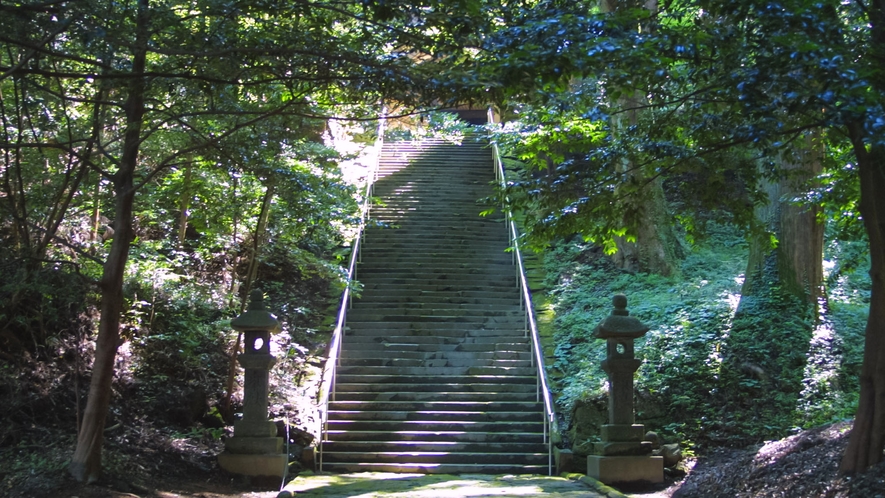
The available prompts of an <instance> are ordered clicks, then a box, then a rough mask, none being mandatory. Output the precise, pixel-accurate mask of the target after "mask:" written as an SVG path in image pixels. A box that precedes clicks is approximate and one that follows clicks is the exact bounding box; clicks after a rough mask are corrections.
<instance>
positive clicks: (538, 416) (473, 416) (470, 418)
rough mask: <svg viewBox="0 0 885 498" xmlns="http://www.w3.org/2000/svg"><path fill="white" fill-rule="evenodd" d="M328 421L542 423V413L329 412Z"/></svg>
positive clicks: (441, 411) (445, 411)
mask: <svg viewBox="0 0 885 498" xmlns="http://www.w3.org/2000/svg"><path fill="white" fill-rule="evenodd" d="M328 420H330V421H331V420H335V421H338V420H371V421H385V422H396V421H409V422H413V421H426V420H432V421H434V422H453V421H460V422H468V423H476V422H539V421H540V422H543V421H544V413H543V412H542V411H541V410H538V411H536V412H522V411H518V412H505V411H449V410H420V411H375V410H369V411H366V410H330V411H329V418H328Z"/></svg>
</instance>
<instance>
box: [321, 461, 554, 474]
mask: <svg viewBox="0 0 885 498" xmlns="http://www.w3.org/2000/svg"><path fill="white" fill-rule="evenodd" d="M323 469H324V470H325V471H328V472H338V473H345V472H390V473H409V474H547V472H548V465H547V464H546V463H545V464H544V465H508V464H482V463H479V464H465V463H452V464H440V463H371V462H363V463H329V464H328V465H327V464H325V463H324V464H323Z"/></svg>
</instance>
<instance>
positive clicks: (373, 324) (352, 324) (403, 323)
mask: <svg viewBox="0 0 885 498" xmlns="http://www.w3.org/2000/svg"><path fill="white" fill-rule="evenodd" d="M351 311H352V310H351ZM348 316H350V315H348ZM510 321H511V320H504V321H502V322H497V321H495V322H489V323H484V324H477V323H470V322H464V321H449V322H444V321H433V320H428V321H420V320H399V321H376V320H371V321H363V320H357V319H355V318H353V317H352V316H351V317H350V318H348V320H347V327H348V328H350V329H352V330H365V329H377V330H410V331H435V330H460V331H462V332H463V333H465V334H466V333H468V332H470V331H477V332H480V331H502V330H510V331H512V330H516V329H512V328H511V327H512V326H513V323H508V322H510ZM517 321H518V320H517ZM518 330H520V331H521V330H523V328H522V326H520V328H519V329H518ZM408 333H409V332H406V333H404V334H403V335H406V334H408ZM422 335H426V334H422Z"/></svg>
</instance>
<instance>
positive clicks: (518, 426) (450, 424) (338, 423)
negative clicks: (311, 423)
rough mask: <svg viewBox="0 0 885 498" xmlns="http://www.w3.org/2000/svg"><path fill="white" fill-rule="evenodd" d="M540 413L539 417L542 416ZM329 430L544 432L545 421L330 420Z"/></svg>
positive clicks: (328, 422)
mask: <svg viewBox="0 0 885 498" xmlns="http://www.w3.org/2000/svg"><path fill="white" fill-rule="evenodd" d="M538 415H539V417H538V418H539V419H540V418H542V417H540V414H538ZM326 424H327V427H328V429H329V430H340V431H353V432H356V431H367V432H383V431H391V432H399V431H406V432H409V431H425V432H430V431H434V432H442V431H448V432H451V431H470V432H503V433H508V432H542V431H543V430H544V423H543V422H471V421H467V420H454V421H448V420H446V421H440V422H437V421H435V420H329V421H327V422H326Z"/></svg>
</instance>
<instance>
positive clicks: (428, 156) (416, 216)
mask: <svg viewBox="0 0 885 498" xmlns="http://www.w3.org/2000/svg"><path fill="white" fill-rule="evenodd" d="M493 180H494V171H493V161H492V155H491V150H490V148H489V147H488V144H487V143H484V142H481V141H478V140H475V139H470V140H465V142H464V143H463V144H462V145H454V144H445V143H442V142H433V141H424V142H390V143H386V144H385V145H384V149H383V151H382V160H381V163H380V171H379V178H378V181H377V183H376V186H375V196H376V197H378V198H380V199H381V200H382V202H383V205H376V206H375V207H373V208H372V213H371V215H372V218H373V219H374V220H375V221H377V222H380V223H382V224H386V225H387V226H382V227H371V228H369V229H368V230H367V232H366V234H365V237H366V238H365V239H364V242H363V244H364V245H363V252H362V262H361V263H360V265H359V267H358V270H357V279H358V280H359V281H360V282H361V283H362V284H363V286H364V287H363V290H362V297H361V298H360V299H358V300H355V301H354V304H353V307H352V309H351V310H350V311H349V312H348V315H347V316H348V319H347V327H348V330H347V333H346V336H345V338H344V342H343V349H342V353H341V364H340V367H339V369H338V375H337V380H336V389H335V392H336V393H335V397H334V398H333V399H334V401H332V402H331V403H330V405H329V417H328V425H327V431H326V433H325V438H324V439H325V440H324V441H323V443H322V444H323V448H322V462H323V466H322V468H323V470H326V471H334V472H358V471H382V472H420V473H491V474H501V473H540V474H547V473H548V449H547V448H548V447H547V444H545V442H544V416H543V404H542V403H539V402H538V398H537V384H536V376H535V367H533V366H532V361H531V351H530V340H529V339H528V338H526V337H525V334H524V329H525V322H524V320H525V315H524V313H523V311H522V310H521V307H520V298H519V290H518V288H517V285H516V270H515V267H514V266H513V265H512V255H511V254H510V253H507V252H505V250H506V248H507V246H508V239H507V232H506V229H505V226H504V224H503V223H502V221H501V219H500V217H487V218H483V217H480V216H479V212H480V211H481V210H482V209H483V208H482V206H481V205H479V204H477V200H478V199H480V198H482V197H485V196H488V195H490V194H491V193H492V188H491V186H490V182H491V181H493Z"/></svg>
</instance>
